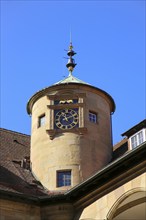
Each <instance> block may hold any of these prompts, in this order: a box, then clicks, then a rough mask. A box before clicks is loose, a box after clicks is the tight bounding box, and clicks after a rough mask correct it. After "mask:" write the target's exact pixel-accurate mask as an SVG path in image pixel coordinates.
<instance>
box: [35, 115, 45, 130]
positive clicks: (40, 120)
mask: <svg viewBox="0 0 146 220" xmlns="http://www.w3.org/2000/svg"><path fill="white" fill-rule="evenodd" d="M45 121H46V114H45V113H43V114H41V115H40V116H39V117H38V123H37V128H41V127H43V126H44V125H45Z"/></svg>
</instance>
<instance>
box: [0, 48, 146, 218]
mask: <svg viewBox="0 0 146 220" xmlns="http://www.w3.org/2000/svg"><path fill="white" fill-rule="evenodd" d="M67 55H68V56H69V59H68V63H67V65H66V66H67V68H68V70H69V75H68V77H67V78H65V79H63V80H61V81H59V82H57V83H55V84H54V85H52V86H50V87H48V88H45V89H43V90H40V91H39V92H37V93H36V94H34V95H33V96H32V97H31V98H30V100H29V102H28V104H27V112H28V114H29V115H31V118H32V123H31V126H32V127H31V136H28V135H24V134H20V133H17V132H13V131H9V130H5V129H1V181H0V193H1V200H0V201H1V203H0V207H1V212H0V216H1V219H2V220H13V219H14V220H17V219H18V220H25V219H28V220H29V219H30V220H33V219H35V220H79V219H80V220H85V219H86V220H87V219H88V220H89V219H100V220H105V219H106V220H121V219H129V220H130V219H135V220H137V219H139V220H144V219H145V218H146V211H145V210H146V209H145V207H146V189H145V187H146V172H145V171H146V166H145V165H146V160H145V153H146V120H143V121H142V122H140V123H139V124H137V125H135V126H134V127H132V128H130V129H129V130H128V131H126V132H124V133H123V134H122V136H123V137H124V138H123V140H122V141H120V142H119V143H118V144H117V145H115V146H114V147H113V143H112V118H111V117H112V114H113V113H114V111H115V103H114V100H113V98H112V97H111V96H110V95H109V94H108V93H107V92H105V91H103V90H101V89H99V88H96V87H94V86H92V85H89V84H88V83H85V82H83V81H81V80H79V79H77V78H76V77H74V76H73V69H74V67H75V66H76V64H75V61H74V59H73V56H74V55H75V52H74V51H73V47H72V44H70V46H69V50H68V53H67Z"/></svg>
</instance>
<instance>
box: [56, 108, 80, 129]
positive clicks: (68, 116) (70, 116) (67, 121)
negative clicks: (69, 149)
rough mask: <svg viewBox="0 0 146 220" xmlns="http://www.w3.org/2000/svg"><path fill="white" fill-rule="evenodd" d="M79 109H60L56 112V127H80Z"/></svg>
mask: <svg viewBox="0 0 146 220" xmlns="http://www.w3.org/2000/svg"><path fill="white" fill-rule="evenodd" d="M78 121H79V117H78V109H63V110H58V111H57V112H56V114H55V127H56V128H58V129H63V130H65V129H72V128H74V127H78Z"/></svg>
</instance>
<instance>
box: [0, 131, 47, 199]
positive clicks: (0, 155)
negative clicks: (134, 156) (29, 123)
mask: <svg viewBox="0 0 146 220" xmlns="http://www.w3.org/2000/svg"><path fill="white" fill-rule="evenodd" d="M29 157H30V136H29V135H24V134H21V133H17V132H13V131H10V130H6V129H0V190H4V191H7V192H15V193H20V194H26V195H30V196H43V195H48V194H49V193H48V192H47V191H46V190H45V189H44V188H43V186H42V185H41V184H40V183H39V182H38V181H36V179H35V178H34V176H33V175H32V173H31V171H30V167H29Z"/></svg>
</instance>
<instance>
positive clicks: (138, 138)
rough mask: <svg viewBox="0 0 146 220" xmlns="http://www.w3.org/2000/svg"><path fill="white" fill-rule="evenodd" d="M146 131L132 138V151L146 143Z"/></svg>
mask: <svg viewBox="0 0 146 220" xmlns="http://www.w3.org/2000/svg"><path fill="white" fill-rule="evenodd" d="M144 130H145V129H143V130H141V131H139V132H138V133H136V134H135V135H133V136H132V137H131V139H130V140H131V147H132V149H133V148H135V147H137V146H138V145H140V144H142V143H143V142H144V141H145V132H144Z"/></svg>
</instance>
